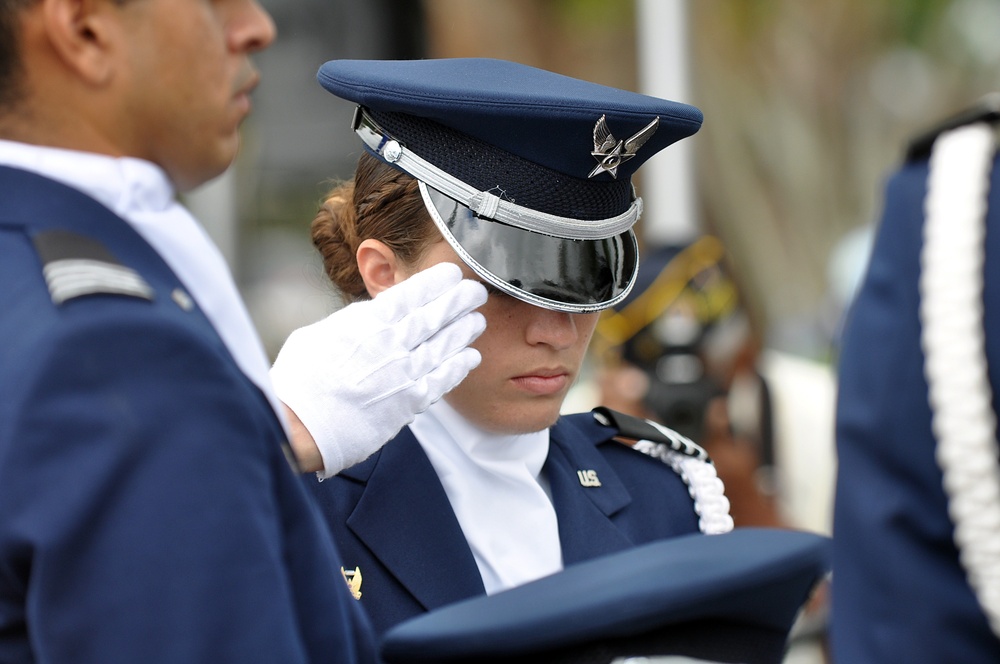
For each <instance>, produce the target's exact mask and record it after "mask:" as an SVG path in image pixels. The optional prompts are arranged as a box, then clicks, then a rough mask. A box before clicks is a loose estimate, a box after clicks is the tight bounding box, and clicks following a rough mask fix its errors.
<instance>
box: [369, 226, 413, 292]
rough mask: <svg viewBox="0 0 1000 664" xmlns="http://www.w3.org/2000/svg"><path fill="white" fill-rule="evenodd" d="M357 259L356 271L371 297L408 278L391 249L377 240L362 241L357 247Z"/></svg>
mask: <svg viewBox="0 0 1000 664" xmlns="http://www.w3.org/2000/svg"><path fill="white" fill-rule="evenodd" d="M357 259H358V271H359V272H360V273H361V278H362V279H363V280H364V282H365V287H366V288H367V289H368V294H369V295H370V296H372V297H375V296H376V295H378V294H379V293H381V292H382V291H384V290H385V289H387V288H389V287H391V286H394V285H395V284H397V283H399V282H400V281H402V280H403V279H405V278H406V277H407V276H408V275H406V274H404V273H403V270H402V264H401V263H400V261H399V259H397V258H396V254H395V253H394V252H393V251H392V249H390V248H389V247H388V246H387V245H386V244H385V243H383V242H380V241H378V240H371V239H368V240H365V241H363V242H362V243H361V244H360V245H359V246H358V253H357Z"/></svg>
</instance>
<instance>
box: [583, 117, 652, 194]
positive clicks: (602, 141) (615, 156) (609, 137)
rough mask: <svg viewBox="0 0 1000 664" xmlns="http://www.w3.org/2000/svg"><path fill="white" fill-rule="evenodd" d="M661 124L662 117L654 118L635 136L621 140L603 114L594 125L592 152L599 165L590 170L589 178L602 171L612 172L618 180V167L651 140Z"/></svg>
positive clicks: (612, 175)
mask: <svg viewBox="0 0 1000 664" xmlns="http://www.w3.org/2000/svg"><path fill="white" fill-rule="evenodd" d="M659 126H660V118H659V117H656V118H653V121H652V122H650V123H649V124H648V125H646V126H645V127H643V128H642V129H640V130H639V131H638V132H636V134H635V135H634V136H632V137H631V138H629V139H628V140H625V141H620V140H618V139H617V138H615V137H614V135H613V134H612V133H611V130H610V129H608V121H607V118H606V116H604V115H602V116H601V118H600V119H599V120H598V121H597V124H596V125H594V151H593V152H591V153H590V154H592V155H594V159H596V160H597V166H595V167H594V170H592V171H591V172H590V175H588V176H587V179H590V178H592V177H594V176H595V175H600V174H601V173H610V174H611V177H613V178H614V179H616V180H617V179H618V167H619V166H621V165H622V164H623V163H625V162H626V161H628V160H629V159H631V158H632V157H634V156H635V153H636V152H638V151H639V148H641V147H642V146H643V144H644V143H645V142H646V141H648V140H649V137H650V136H652V135H653V134H654V133H655V132H656V128H657V127H659Z"/></svg>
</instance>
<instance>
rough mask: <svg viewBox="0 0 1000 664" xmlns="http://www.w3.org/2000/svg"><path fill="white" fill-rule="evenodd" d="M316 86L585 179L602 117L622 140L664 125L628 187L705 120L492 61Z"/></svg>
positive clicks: (333, 75)
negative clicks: (646, 164) (654, 159)
mask: <svg viewBox="0 0 1000 664" xmlns="http://www.w3.org/2000/svg"><path fill="white" fill-rule="evenodd" d="M317 79H318V80H319V83H320V84H321V85H322V86H323V87H324V88H326V89H327V90H328V91H329V92H331V93H333V94H335V95H337V96H338V97H341V98H343V99H347V100H349V101H353V102H356V103H358V104H361V105H363V106H367V107H371V108H374V109H377V110H379V111H383V112H394V113H405V114H407V115H412V116H417V117H421V118H425V119H428V120H432V121H434V122H437V123H440V124H442V125H444V126H447V127H450V128H452V129H455V130H457V131H460V132H462V133H463V134H467V135H468V136H472V137H473V138H476V139H479V140H481V141H484V142H486V143H488V144H490V145H493V146H496V147H498V148H501V149H503V150H506V151H507V152H510V153H512V154H515V155H518V156H520V157H523V158H524V159H527V160H529V161H531V162H533V163H536V164H539V165H541V166H544V167H546V168H550V169H552V170H555V171H559V172H560V173H564V174H566V175H569V176H571V177H574V178H581V179H586V178H587V175H588V174H589V173H590V172H591V170H593V168H594V164H595V162H594V157H593V156H591V154H590V153H591V151H592V150H593V149H594V126H595V124H596V123H597V121H598V119H599V118H600V117H601V116H602V115H603V116H605V118H606V121H607V124H608V128H609V129H610V130H611V132H612V134H613V135H614V136H615V138H617V139H620V140H626V139H628V138H629V137H631V136H632V135H633V134H635V133H636V132H638V131H639V130H641V129H642V128H643V127H645V126H646V125H647V124H648V123H649V122H650V121H651V120H653V118H656V117H659V118H660V125H659V128H658V129H657V131H656V133H655V134H653V136H652V137H651V138H650V139H649V140H648V142H647V143H646V144H645V146H644V147H643V148H642V149H640V150H639V151H638V153H637V154H636V156H635V157H634V158H632V159H630V160H628V161H625V162H623V163H622V165H621V167H620V168H619V170H618V173H617V177H618V179H619V180H626V181H627V180H628V179H629V177H631V175H632V174H633V173H634V172H635V171H636V169H638V168H639V166H640V165H642V164H643V163H644V162H645V161H646V160H647V159H648V158H649V157H651V156H653V155H654V154H656V153H657V152H658V151H660V150H661V149H663V148H665V147H667V146H668V145H670V144H671V143H674V142H676V141H678V140H680V139H682V138H685V137H687V136H690V135H692V134H694V133H695V132H697V131H698V129H699V128H700V127H701V123H702V113H701V111H700V110H698V109H697V108H695V107H694V106H690V105H688V104H683V103H680V102H674V101H668V100H665V99H658V98H655V97H649V96H647V95H643V94H639V93H636V92H630V91H627V90H619V89H616V88H610V87H607V86H604V85H599V84H597V83H591V82H589V81H582V80H579V79H575V78H571V77H568V76H563V75H561V74H556V73H553V72H549V71H545V70H543V69H537V68H535V67H529V66H527V65H522V64H519V63H516V62H508V61H505V60H492V59H488V58H447V59H438V60H406V61H400V60H386V61H374V60H334V61H331V62H328V63H326V64H324V65H323V66H322V67H320V70H319V72H318V74H317ZM602 179H610V176H609V175H603V176H602Z"/></svg>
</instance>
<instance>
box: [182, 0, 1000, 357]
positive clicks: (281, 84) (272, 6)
mask: <svg viewBox="0 0 1000 664" xmlns="http://www.w3.org/2000/svg"><path fill="white" fill-rule="evenodd" d="M642 1H643V0H423V1H417V0H366V2H363V3H362V2H354V1H352V0H265V2H264V4H265V6H267V8H268V9H269V10H270V11H271V12H272V14H273V15H274V18H275V21H276V23H277V26H278V30H279V37H278V41H277V43H276V44H275V46H274V47H272V48H271V49H269V50H268V51H266V52H264V53H262V54H260V55H259V56H257V58H256V61H257V62H258V64H259V66H260V68H261V70H262V72H263V76H264V79H263V80H264V82H263V84H262V85H261V87H260V88H259V89H258V91H257V93H255V114H254V116H253V118H252V120H251V121H250V122H249V123H248V124H247V125H246V127H245V132H244V146H243V150H242V152H241V156H240V159H239V161H238V163H237V167H236V168H235V169H234V170H233V172H232V173H231V175H230V176H227V178H224V180H223V181H221V182H218V183H213V184H212V185H209V187H208V188H206V189H209V190H211V189H212V188H214V189H215V193H214V194H213V193H212V192H211V191H209V192H199V193H197V194H195V196H193V197H192V199H193V200H192V205H193V207H195V208H196V211H197V212H198V213H199V216H200V217H201V218H202V219H205V220H206V224H207V225H208V226H209V230H210V232H213V234H215V235H216V236H217V238H219V239H220V243H221V244H222V245H223V249H224V251H226V253H227V255H229V257H230V260H231V261H232V263H233V265H234V269H235V272H236V274H237V277H238V280H239V281H240V283H241V287H242V288H243V290H244V294H245V295H246V296H247V300H248V303H249V305H250V307H251V311H252V314H253V315H254V318H255V320H256V321H257V323H258V325H259V327H260V329H261V332H262V335H263V336H264V339H265V343H266V344H267V345H268V348H269V350H271V351H272V352H275V351H276V350H277V348H278V347H279V346H280V343H281V341H282V340H283V339H284V337H285V335H286V334H287V333H288V331H290V330H291V329H293V328H295V327H298V326H299V325H302V324H305V323H307V322H310V321H312V320H315V319H317V318H319V317H320V316H322V315H323V314H324V313H326V312H327V311H330V310H332V308H333V307H335V306H336V299H335V297H334V295H333V293H332V292H331V291H330V290H329V288H328V286H327V285H326V283H325V279H324V277H323V275H322V271H321V269H320V267H319V265H318V261H317V260H316V258H315V256H314V255H313V252H312V249H311V245H310V244H309V240H308V224H309V221H310V220H311V219H312V215H313V212H314V210H315V209H316V205H317V203H318V202H319V200H320V198H321V196H322V193H323V192H324V190H325V189H326V188H327V187H328V186H329V183H330V182H331V181H332V180H337V179H343V178H347V177H350V175H351V172H352V170H353V165H354V162H355V160H356V158H357V155H358V152H359V149H360V148H359V146H358V143H357V141H356V140H355V139H354V137H353V135H352V134H351V132H350V131H349V129H348V126H347V125H348V122H349V120H350V114H351V109H350V108H349V105H347V104H345V103H343V102H340V101H339V100H336V99H334V98H332V97H331V96H330V95H328V94H327V93H325V92H323V91H322V90H321V89H320V88H319V86H318V85H317V84H316V83H315V78H314V76H315V71H316V69H317V67H318V66H319V65H320V64H321V63H322V62H324V61H326V60H329V59H333V58H344V57H352V58H353V57H357V58H419V57H454V56H484V57H499V58H506V59H510V60H516V61H519V62H523V63H526V64H530V65H534V66H538V67H543V68H546V69H551V70H553V71H557V72H560V73H563V74H567V75H570V76H576V77H580V78H585V79H588V80H592V81H595V82H598V83H604V84H607V85H612V86H616V87H623V88H628V89H633V90H639V87H638V83H637V81H639V80H640V77H639V71H640V68H641V67H642V66H656V63H642V62H640V61H639V55H638V52H637V48H636V22H637V21H638V20H641V18H640V16H641V12H640V11H637V7H638V5H637V3H638V2H642ZM646 1H650V2H657V1H663V2H666V1H668V0H646ZM669 1H671V2H674V1H681V2H682V3H683V7H684V8H685V12H686V18H685V25H684V26H683V30H684V34H685V35H686V39H687V45H688V49H689V53H690V55H689V81H690V91H689V98H688V99H685V100H684V101H689V102H691V103H694V104H695V105H697V106H698V107H700V108H701V109H702V110H703V111H704V113H705V124H704V127H703V129H702V130H701V132H699V133H698V134H697V135H695V136H694V137H693V138H692V139H688V140H689V141H691V146H692V150H691V151H692V154H693V157H692V162H693V163H692V165H691V168H692V169H694V173H695V186H696V191H697V217H698V218H697V219H696V220H694V222H695V225H696V226H697V227H698V228H699V229H701V230H702V231H704V232H709V233H713V234H715V235H717V236H718V237H719V238H721V239H722V241H723V242H724V244H725V245H726V247H727V248H728V251H729V259H730V262H731V265H730V267H731V269H732V270H733V272H734V273H735V274H736V276H737V277H738V279H739V281H740V284H741V287H742V289H743V296H744V300H745V302H746V303H747V304H748V306H749V308H750V310H751V312H752V314H753V319H754V320H755V322H756V324H757V325H756V327H757V332H758V334H759V336H760V338H761V342H762V344H763V345H765V346H770V347H775V348H778V349H780V350H784V351H789V352H792V353H796V354H799V355H801V356H806V357H811V358H815V359H821V360H824V359H829V357H830V356H831V352H832V349H833V348H834V347H835V338H836V330H837V325H838V322H839V320H840V316H841V315H842V311H843V307H844V305H845V302H846V299H847V297H848V296H849V293H850V289H851V285H852V284H853V279H854V278H856V276H857V273H858V272H859V270H860V269H861V268H862V267H863V260H864V251H863V249H864V241H863V240H864V232H865V229H866V228H868V227H870V225H871V224H872V223H873V222H875V221H876V220H877V218H878V215H879V204H880V196H881V186H882V183H883V180H884V178H885V176H886V175H887V173H888V172H889V171H890V170H891V169H892V168H894V167H895V166H896V165H897V164H898V163H899V160H900V157H901V155H902V151H903V149H904V147H905V143H906V140H907V138H908V137H910V136H912V135H914V134H915V133H916V132H918V131H920V130H923V129H925V128H927V127H928V126H930V125H932V124H934V123H935V122H937V121H938V120H940V119H943V118H944V117H947V116H948V115H950V114H952V113H954V112H956V111H958V110H960V109H962V108H964V107H966V106H968V105H969V104H971V103H972V102H974V101H975V100H976V99H977V98H979V97H980V96H982V95H984V94H986V93H988V92H991V91H993V90H996V89H997V88H998V87H1000V39H997V35H998V34H1000V3H997V2H995V0H810V1H809V2H802V1H801V0H689V1H688V2H683V0H669ZM654 27H655V26H654ZM664 34H665V37H664V38H669V36H668V35H669V31H668V30H664ZM645 186H654V185H652V184H650V183H645V182H642V181H640V182H639V184H638V187H639V190H640V194H641V193H642V192H643V187H645ZM220 196H221V198H222V199H230V200H232V201H233V204H232V206H231V207H232V209H233V211H232V214H231V219H228V221H227V219H226V218H225V215H222V214H218V209H217V208H218V206H217V205H216V204H214V203H213V201H218V200H219V198H220ZM655 214H656V211H655V210H647V217H648V216H651V215H655ZM218 217H223V218H222V219H221V220H219V221H218V222H213V221H212V220H213V219H215V218H218ZM227 223H228V224H234V225H235V228H236V231H235V232H227V229H226V228H225V225H226V224H227ZM642 223H644V222H640V224H642ZM640 232H641V229H640ZM852 234H853V235H852ZM851 237H856V241H855V242H854V243H853V244H851V243H849V242H848V241H845V238H851ZM858 238H859V239H858ZM851 247H854V249H851Z"/></svg>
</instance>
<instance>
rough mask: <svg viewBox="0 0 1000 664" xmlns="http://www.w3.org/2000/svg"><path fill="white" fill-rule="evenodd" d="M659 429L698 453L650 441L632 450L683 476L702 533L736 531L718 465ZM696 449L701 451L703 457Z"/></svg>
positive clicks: (684, 440)
mask: <svg viewBox="0 0 1000 664" xmlns="http://www.w3.org/2000/svg"><path fill="white" fill-rule="evenodd" d="M657 428H658V429H661V430H665V431H664V432H666V431H669V432H670V434H672V435H671V436H670V438H671V441H674V440H675V437H676V439H680V442H681V443H682V444H683V445H684V446H685V447H688V448H689V449H690V450H691V451H692V452H695V453H694V454H692V453H691V452H687V451H684V452H682V451H677V450H673V449H670V446H668V445H666V444H664V443H654V442H652V441H649V440H640V441H638V442H636V444H635V445H633V446H632V447H633V449H635V450H638V451H639V452H642V453H643V454H647V455H649V456H651V457H653V458H656V459H659V460H660V461H662V462H663V463H665V464H667V465H668V466H670V467H671V468H672V469H673V470H674V472H675V473H677V474H678V475H680V478H681V479H682V480H683V481H684V484H686V485H687V488H688V493H689V494H690V495H691V499H692V500H693V501H694V511H695V514H697V515H698V527H699V529H700V530H701V532H703V533H705V534H706V535H717V534H719V533H728V532H729V531H730V530H732V529H733V517H731V516H730V515H729V499H728V498H726V493H725V487H724V486H723V485H722V480H720V479H719V476H718V474H716V472H715V465H714V464H712V462H711V461H709V460H708V455H707V454H706V453H705V450H703V449H702V448H701V447H699V446H698V445H695V444H694V443H693V442H691V441H690V440H688V439H687V438H684V437H683V436H681V435H680V434H679V433H677V432H675V431H672V430H670V429H666V428H665V427H660V426H659V425H657ZM696 450H697V451H700V454H698V453H697V452H696Z"/></svg>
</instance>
